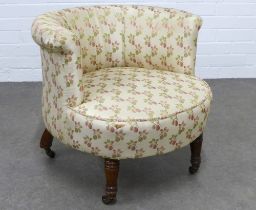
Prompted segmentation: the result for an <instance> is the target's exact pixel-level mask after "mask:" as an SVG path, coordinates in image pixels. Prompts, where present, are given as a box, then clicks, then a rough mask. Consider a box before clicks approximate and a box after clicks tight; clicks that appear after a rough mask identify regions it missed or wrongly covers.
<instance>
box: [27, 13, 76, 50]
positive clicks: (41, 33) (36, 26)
mask: <svg viewBox="0 0 256 210" xmlns="http://www.w3.org/2000/svg"><path fill="white" fill-rule="evenodd" d="M60 18H61V17H58V16H57V15H56V14H55V13H46V14H43V15H40V16H38V17H37V18H36V19H35V20H34V22H33V24H32V30H31V31H32V37H33V39H34V41H35V42H36V43H37V44H38V45H39V46H40V47H41V48H46V49H48V50H50V51H52V52H66V51H69V50H72V49H74V47H75V42H74V40H75V39H74V38H75V34H74V33H73V32H72V31H71V30H69V29H68V28H66V27H64V26H63V24H62V23H61V22H62V21H63V20H60Z"/></svg>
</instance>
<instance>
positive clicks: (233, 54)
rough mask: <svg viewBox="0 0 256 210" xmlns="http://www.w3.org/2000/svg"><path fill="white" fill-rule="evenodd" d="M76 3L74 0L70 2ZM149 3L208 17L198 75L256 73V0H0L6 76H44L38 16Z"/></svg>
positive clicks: (1, 68) (1, 70) (1, 65)
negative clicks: (36, 34) (34, 30)
mask: <svg viewBox="0 0 256 210" xmlns="http://www.w3.org/2000/svg"><path fill="white" fill-rule="evenodd" d="M70 2H72V3H70ZM98 4H144V5H157V6H162V7H173V8H177V9H183V10H186V11H190V12H192V13H195V14H198V15H200V16H202V17H203V20H204V24H203V27H202V29H201V31H200V34H199V40H198V57H197V64H196V72H197V75H198V76H200V77H202V78H239V77H248V78H250V77H253V78H256V0H173V1H170V0H165V1H156V0H155V1H152V0H147V1H146V0H137V1H127V0H119V1H117V0H110V1H102V0H101V1H100V0H72V1H71V0H0V81H40V80H41V78H42V77H41V61H40V54H39V48H38V46H37V45H36V44H35V43H34V42H33V40H32V38H31V33H30V27H31V24H32V21H33V19H34V18H35V16H37V15H39V14H41V13H44V12H46V11H51V10H57V9H62V8H67V7H74V6H81V5H98Z"/></svg>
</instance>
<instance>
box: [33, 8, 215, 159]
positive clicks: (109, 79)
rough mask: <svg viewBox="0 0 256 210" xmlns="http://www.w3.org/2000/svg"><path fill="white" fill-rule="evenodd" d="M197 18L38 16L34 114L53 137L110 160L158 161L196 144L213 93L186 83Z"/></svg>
mask: <svg viewBox="0 0 256 210" xmlns="http://www.w3.org/2000/svg"><path fill="white" fill-rule="evenodd" d="M200 26H201V19H200V18H199V17H198V16H195V15H192V14H190V13H186V12H183V11H179V10H174V9H164V8H153V7H146V6H100V7H99V6H98V7H81V8H72V9H65V10H61V11H58V12H49V13H46V14H43V15H41V16H39V17H38V18H37V19H36V20H35V21H34V23H33V26H32V36H33V39H34V40H35V42H36V43H37V44H39V46H40V47H41V57H42V70H43V95H42V104H43V106H42V114H43V120H44V123H45V126H46V128H47V129H48V130H49V131H50V132H51V133H52V135H53V136H54V137H56V138H57V139H59V140H60V141H62V142H63V143H65V144H67V145H70V146H72V147H73V148H75V149H78V150H81V151H86V152H89V153H92V154H95V155H98V156H102V157H109V158H113V159H124V158H139V157H146V156H151V155H156V154H164V153H167V152H170V151H172V150H174V149H176V148H180V147H183V146H185V145H187V144H189V143H190V142H191V141H193V140H194V139H195V138H196V137H198V136H199V135H200V134H201V133H202V131H203V129H204V127H205V124H206V120H207V116H208V113H209V109H210V102H211V97H212V96H211V91H210V89H209V87H208V85H207V84H206V83H205V82H204V81H202V80H200V79H198V78H196V77H195V76H194V63H195V54H196V39H197V33H198V30H199V28H200Z"/></svg>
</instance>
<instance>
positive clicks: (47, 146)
mask: <svg viewBox="0 0 256 210" xmlns="http://www.w3.org/2000/svg"><path fill="white" fill-rule="evenodd" d="M52 140H53V136H52V134H51V133H50V132H49V131H48V130H47V129H45V130H44V132H43V135H42V137H41V141H40V147H41V148H42V149H44V150H45V153H46V154H47V155H48V156H49V157H50V158H54V157H55V153H54V151H52V150H51V146H52Z"/></svg>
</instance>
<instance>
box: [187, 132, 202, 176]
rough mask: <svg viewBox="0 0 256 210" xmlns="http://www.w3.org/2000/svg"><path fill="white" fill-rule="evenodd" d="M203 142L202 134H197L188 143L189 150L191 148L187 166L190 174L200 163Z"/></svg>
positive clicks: (194, 171) (196, 169)
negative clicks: (188, 165)
mask: <svg viewBox="0 0 256 210" xmlns="http://www.w3.org/2000/svg"><path fill="white" fill-rule="evenodd" d="M202 143H203V134H201V135H200V136H198V137H197V138H196V140H194V141H193V142H191V143H190V150H191V160H190V163H191V166H190V167H189V172H190V174H195V173H196V172H197V171H198V169H199V167H200V163H201V149H202Z"/></svg>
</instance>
